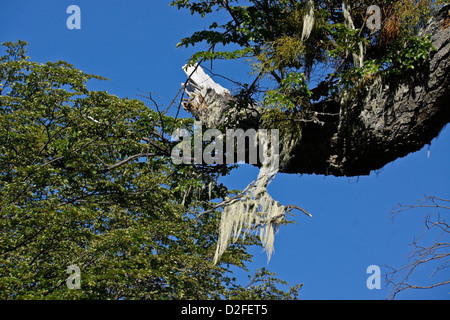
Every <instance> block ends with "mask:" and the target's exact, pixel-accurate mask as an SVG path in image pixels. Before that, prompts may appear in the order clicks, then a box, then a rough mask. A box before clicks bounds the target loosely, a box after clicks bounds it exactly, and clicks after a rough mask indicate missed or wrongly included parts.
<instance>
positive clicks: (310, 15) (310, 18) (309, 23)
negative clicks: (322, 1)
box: [302, 0, 314, 41]
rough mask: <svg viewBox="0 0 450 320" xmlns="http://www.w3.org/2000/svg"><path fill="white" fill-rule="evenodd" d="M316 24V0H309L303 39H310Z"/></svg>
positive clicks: (304, 19)
mask: <svg viewBox="0 0 450 320" xmlns="http://www.w3.org/2000/svg"><path fill="white" fill-rule="evenodd" d="M313 26H314V1H313V0H309V1H308V3H307V4H306V14H305V16H304V18H303V31H302V41H305V40H308V38H309V36H310V35H311V31H312V28H313Z"/></svg>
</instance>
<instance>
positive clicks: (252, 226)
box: [214, 135, 287, 264]
mask: <svg viewBox="0 0 450 320" xmlns="http://www.w3.org/2000/svg"><path fill="white" fill-rule="evenodd" d="M266 138H267V137H264V136H263V135H262V136H260V139H262V142H263V143H262V145H263V146H267V145H268V144H267V140H266ZM271 149H272V152H271V154H270V156H267V155H268V154H267V153H266V156H265V157H264V159H263V162H262V166H261V168H260V171H259V174H258V178H257V179H256V181H255V182H254V184H251V185H249V187H247V188H246V190H248V192H247V193H246V194H245V195H244V196H243V197H242V198H240V199H238V200H235V201H232V202H230V203H229V204H228V205H227V206H226V207H224V209H223V212H222V217H221V221H220V227H219V240H218V243H217V248H216V252H215V256H214V264H216V263H217V262H218V260H219V258H220V257H221V256H222V254H223V253H224V252H225V250H226V248H227V246H228V245H229V244H230V243H235V242H236V241H237V240H238V239H239V237H240V236H241V234H242V235H243V237H245V234H247V233H252V232H253V231H257V230H258V229H259V237H260V240H261V242H262V245H263V248H264V249H265V250H266V253H267V257H268V260H270V257H271V256H272V254H273V250H274V239H275V233H276V230H277V229H278V227H279V226H280V224H282V223H283V222H284V221H285V216H286V211H287V210H286V207H285V206H283V205H281V204H280V203H279V202H278V201H275V200H274V199H273V198H272V197H271V196H270V195H269V194H268V192H267V186H268V185H269V183H270V182H271V181H272V179H273V178H274V177H275V175H276V174H277V173H278V168H279V161H278V160H279V159H278V157H279V156H278V154H274V153H273V148H271ZM266 151H267V150H266Z"/></svg>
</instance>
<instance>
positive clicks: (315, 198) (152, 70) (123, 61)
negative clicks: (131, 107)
mask: <svg viewBox="0 0 450 320" xmlns="http://www.w3.org/2000/svg"><path fill="white" fill-rule="evenodd" d="M169 3H170V1H164V0H145V1H144V0H130V1H123V0H120V1H118V0H108V1H106V0H95V1H92V0H89V1H88V0H71V1H67V0H45V1H41V0H39V1H37V0H20V1H18V0H14V1H13V0H3V1H2V3H1V6H0V8H1V10H0V41H1V42H4V41H15V40H17V39H21V40H25V41H28V42H29V56H31V58H32V60H34V61H40V62H45V61H56V60H65V61H68V62H70V63H72V64H74V66H75V67H77V68H79V69H81V70H83V71H85V72H88V73H93V74H98V75H101V76H104V77H107V78H110V79H111V81H108V82H98V81H95V82H92V83H91V85H90V89H91V90H106V91H108V92H109V93H112V94H115V95H117V96H119V97H129V98H137V94H139V91H138V89H140V90H145V91H152V92H154V93H155V94H157V95H158V99H159V101H160V103H162V104H166V105H167V104H168V103H169V102H170V101H171V99H172V98H173V96H174V95H175V94H176V92H177V91H178V89H179V88H180V84H181V83H182V82H184V81H185V75H184V73H183V71H182V70H181V67H182V66H183V65H184V64H185V63H186V61H187V59H188V58H189V56H190V55H191V54H192V53H193V52H194V49H192V48H189V49H176V48H175V46H176V44H177V43H178V42H179V41H180V39H181V38H182V37H185V36H188V35H190V34H191V33H192V32H194V31H195V30H198V29H202V28H206V27H208V26H209V23H210V22H211V21H210V20H206V19H201V18H199V17H192V16H191V15H190V14H189V12H186V11H178V10H177V9H176V8H173V7H169ZM73 4H75V5H78V6H79V7H80V8H81V29H80V30H69V29H67V27H66V20H67V18H68V17H69V14H67V13H66V9H67V7H68V6H69V5H73ZM219 18H220V17H219ZM199 49H202V48H199ZM214 71H215V72H217V73H220V74H223V75H225V76H227V77H230V78H233V79H236V80H241V81H245V78H246V77H247V73H246V72H247V70H246V69H245V68H243V67H242V65H238V64H233V63H217V64H215V66H214ZM217 81H218V82H219V83H221V84H222V85H223V86H225V87H228V88H230V89H232V84H231V83H227V82H226V81H223V80H221V79H217ZM183 115H184V116H187V115H186V114H183ZM449 147H450V129H449V128H447V129H444V130H443V131H442V133H441V135H440V136H439V138H438V139H435V140H434V141H433V143H432V145H431V147H430V149H429V150H430V157H429V158H428V157H427V150H428V146H426V147H425V148H424V149H423V150H421V151H419V152H416V153H414V154H410V155H408V156H407V157H405V158H402V159H398V160H396V161H394V162H393V163H390V164H388V165H387V166H386V167H385V168H383V170H381V171H380V172H379V173H378V174H375V173H373V174H371V175H370V176H364V177H359V179H357V178H335V177H324V176H309V175H303V176H301V175H286V174H280V175H278V176H277V177H276V178H275V180H274V181H273V183H272V184H271V185H270V188H269V191H270V193H271V195H272V196H273V198H275V199H277V200H279V201H280V202H281V203H283V204H295V205H298V206H301V207H303V208H305V209H307V210H308V211H309V212H311V213H312V214H313V218H309V217H307V216H305V215H303V214H301V213H299V214H298V215H297V216H296V217H294V219H295V221H296V222H298V224H295V225H289V226H286V227H283V228H281V230H280V232H279V233H278V235H277V237H276V240H275V253H274V255H273V256H272V259H271V261H270V263H269V264H267V260H266V255H265V253H264V252H261V251H260V249H257V250H252V253H254V254H255V257H254V262H253V263H252V264H250V265H249V268H250V269H251V270H254V269H256V268H260V267H268V268H269V269H270V270H271V271H274V272H277V273H278V276H279V277H280V278H281V279H284V280H286V281H288V282H289V283H291V284H295V283H304V288H303V289H302V291H301V295H300V298H303V299H384V298H386V296H387V291H386V284H385V282H384V279H383V277H382V282H381V284H382V285H381V289H380V290H376V289H374V290H369V289H368V288H367V287H366V280H367V278H368V276H369V275H368V274H366V268H367V267H368V266H370V265H378V266H380V268H381V271H382V274H383V273H384V272H386V271H388V269H387V268H386V267H385V266H386V265H387V266H392V267H400V266H402V265H403V264H405V263H407V261H408V260H407V254H408V252H409V251H410V249H411V246H410V243H411V242H412V241H413V240H414V237H415V236H418V235H419V234H420V233H421V232H422V231H423V227H424V224H423V222H424V219H425V215H426V213H427V212H429V213H433V212H435V211H433V210H428V211H426V210H417V211H411V212H405V213H404V214H402V215H401V216H399V217H397V218H396V219H395V220H391V219H390V212H391V211H392V209H393V208H394V207H395V206H396V204H397V203H402V204H412V203H415V202H416V201H419V200H421V199H422V198H423V197H424V195H425V194H426V195H435V196H438V197H441V198H446V199H450V188H449V187H450V179H449V178H450V166H449V159H450V148H449ZM256 175H257V169H256V168H253V167H250V166H242V167H241V168H240V169H238V171H235V172H234V174H232V175H231V176H229V177H227V178H226V179H224V182H226V183H227V185H228V186H229V187H230V188H244V187H245V186H246V185H247V184H248V183H249V182H251V181H253V180H254V179H255V178H256ZM441 213H442V214H443V215H444V214H448V213H445V212H441ZM430 272H431V270H429V269H425V270H420V272H419V273H418V274H417V277H415V279H417V280H418V281H421V283H422V284H429V283H430V282H428V277H429V275H430ZM239 276H240V277H243V278H244V276H243V275H242V273H239ZM449 276H450V275H449V272H448V270H444V271H441V273H440V274H439V273H438V275H437V276H436V278H432V280H433V281H439V280H443V279H448V278H449ZM449 291H450V288H449V287H448V286H447V287H440V288H437V289H433V290H409V291H405V293H403V294H400V295H399V296H398V298H400V299H449V298H450V294H449Z"/></svg>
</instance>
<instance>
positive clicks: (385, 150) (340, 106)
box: [185, 5, 450, 176]
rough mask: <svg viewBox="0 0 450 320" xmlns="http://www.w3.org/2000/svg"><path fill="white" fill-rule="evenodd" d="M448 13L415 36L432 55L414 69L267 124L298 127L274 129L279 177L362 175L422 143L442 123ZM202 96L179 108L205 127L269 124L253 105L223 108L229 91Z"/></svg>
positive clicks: (446, 114)
mask: <svg viewBox="0 0 450 320" xmlns="http://www.w3.org/2000/svg"><path fill="white" fill-rule="evenodd" d="M449 11H450V5H446V6H444V7H443V8H442V9H441V10H440V11H439V12H438V13H437V14H436V16H435V17H433V18H432V19H430V20H429V21H428V23H427V25H426V26H425V28H423V29H422V31H421V32H420V33H419V36H421V37H425V36H428V37H429V40H430V42H431V44H432V46H433V47H434V48H435V49H436V50H434V51H431V52H430V53H429V55H428V58H427V59H426V60H425V61H423V62H422V63H420V64H416V65H415V68H414V69H411V68H406V69H404V70H403V69H399V70H403V71H401V72H400V73H399V74H392V73H389V72H388V71H386V72H378V73H375V74H371V75H370V76H368V77H360V79H359V81H358V82H357V85H356V86H354V87H352V88H351V89H350V90H342V91H340V92H339V93H337V94H336V95H332V96H329V97H328V98H325V99H322V100H320V101H319V102H314V100H311V103H310V104H309V105H308V108H307V109H303V110H300V111H299V112H298V113H293V112H292V110H287V111H286V112H285V114H286V115H287V117H284V118H287V119H286V122H278V124H276V123H275V124H274V125H275V126H277V125H278V126H280V127H287V125H286V123H288V122H292V123H296V124H297V126H293V127H294V128H295V127H297V128H298V129H295V130H296V132H290V133H289V134H288V133H283V132H282V131H283V130H280V141H281V142H282V144H281V146H280V154H281V155H282V156H281V158H280V170H279V171H280V172H283V173H300V174H321V175H334V176H360V175H368V174H370V173H371V172H372V171H374V170H378V169H381V168H382V167H383V166H385V165H386V164H388V163H390V162H392V161H394V160H396V159H398V158H401V157H404V156H406V155H408V154H409V153H411V152H415V151H418V150H420V149H421V148H422V147H424V146H425V145H427V144H430V143H431V141H432V140H433V139H434V138H435V137H436V136H437V135H438V134H439V132H440V131H441V130H442V129H443V127H444V126H445V125H446V124H447V123H449V122H450V108H449V107H448V101H449V100H450V90H449V88H450V78H449V74H450V59H449V56H450V28H449V25H448V23H447V22H448V20H449ZM400 67H401V66H400ZM318 89H320V88H318ZM318 89H317V90H318ZM317 90H315V91H317ZM312 91H314V90H312ZM207 94H208V96H209V97H213V98H214V99H212V100H210V101H211V103H210V104H209V105H208V106H206V107H204V106H202V108H201V110H199V109H200V108H198V107H197V106H198V105H196V104H195V101H194V100H193V99H190V100H189V101H187V102H186V104H185V106H186V107H187V109H190V110H192V109H195V110H196V112H192V114H193V115H194V116H195V117H196V118H197V119H198V120H201V121H203V122H204V123H208V126H210V127H216V126H218V125H221V124H223V122H224V121H226V122H227V123H229V124H230V125H231V124H233V123H237V124H235V127H239V128H243V129H246V128H255V123H256V126H258V125H259V126H260V127H264V126H266V127H267V124H268V123H270V121H267V119H264V118H265V117H264V116H263V117H261V114H263V113H264V112H263V111H264V110H259V111H258V108H257V107H255V106H249V107H248V108H247V109H245V110H242V108H241V109H234V108H233V104H230V101H233V99H234V98H233V97H232V96H231V95H230V94H229V93H227V94H225V95H218V94H217V93H215V92H214V91H209V92H208V93H207ZM313 94H314V92H313ZM204 99H205V100H207V99H208V97H204ZM196 108H197V109H196ZM225 115H226V118H225ZM238 117H239V122H237V121H236V119H237V118H238ZM277 117H278V118H280V116H279V115H278V116H277ZM266 118H267V117H266ZM269 118H270V117H269ZM255 120H256V121H255ZM262 120H264V121H265V124H264V123H263V122H262ZM293 137H295V139H292V138H293ZM259 165H260V164H259Z"/></svg>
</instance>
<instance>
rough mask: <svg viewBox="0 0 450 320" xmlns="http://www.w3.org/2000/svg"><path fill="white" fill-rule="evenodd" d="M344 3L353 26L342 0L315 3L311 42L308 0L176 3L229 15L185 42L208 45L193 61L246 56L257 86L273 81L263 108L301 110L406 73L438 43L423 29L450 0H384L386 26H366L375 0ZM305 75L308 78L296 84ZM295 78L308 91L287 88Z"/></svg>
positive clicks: (193, 9) (177, 0)
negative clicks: (380, 75) (386, 75)
mask: <svg viewBox="0 0 450 320" xmlns="http://www.w3.org/2000/svg"><path fill="white" fill-rule="evenodd" d="M344 2H346V3H347V6H349V7H350V12H351V16H352V20H353V21H352V22H353V25H354V29H353V28H351V27H349V25H348V23H346V21H345V19H344V17H343V10H342V1H340V0H317V1H314V18H315V22H314V27H313V29H312V33H311V35H310V37H309V38H308V39H307V40H306V41H302V40H301V39H302V37H301V36H302V30H303V19H304V17H305V15H306V8H307V6H306V3H307V1H304V0H280V1H275V0H250V1H245V3H243V1H239V0H198V1H191V0H175V1H173V2H172V5H174V6H177V7H178V8H186V9H189V10H190V12H191V13H192V14H200V15H201V16H203V17H204V16H206V15H208V14H212V13H214V12H215V11H218V12H226V13H227V14H228V16H229V21H227V22H226V23H224V24H221V25H219V24H218V23H217V22H214V23H213V24H212V25H211V26H210V28H209V29H208V30H202V31H199V32H195V33H194V34H193V35H192V36H190V37H186V38H184V39H182V41H181V42H180V44H179V45H180V46H189V45H199V44H201V43H202V42H206V43H207V45H208V48H207V50H204V51H199V52H197V53H196V54H195V55H194V56H192V58H191V60H190V63H191V64H194V63H196V62H201V61H206V60H216V59H225V60H231V59H233V60H234V59H239V58H245V59H247V60H248V61H250V64H251V66H252V67H253V71H254V73H255V75H257V77H256V79H255V80H254V81H253V83H252V84H253V85H254V86H257V84H258V82H260V81H262V79H263V78H264V76H269V78H270V79H271V80H273V81H274V82H273V87H272V88H270V89H269V91H268V92H267V94H266V96H265V97H264V99H263V100H264V101H263V102H264V103H263V105H264V106H268V105H269V104H271V106H272V107H278V108H279V109H280V110H292V109H295V108H297V109H298V110H303V109H305V108H308V107H310V106H311V104H310V103H308V102H309V101H310V100H311V98H314V100H320V99H323V98H326V97H329V96H330V95H332V94H337V93H340V92H342V91H343V90H347V89H349V88H350V87H352V86H355V85H358V84H360V81H359V80H360V79H364V77H366V76H368V75H372V74H375V73H377V72H385V71H386V72H391V73H392V74H398V73H402V72H404V71H405V70H409V69H412V68H414V67H415V66H417V64H418V63H420V62H421V61H423V60H425V59H426V58H427V57H428V54H429V52H430V50H431V49H432V46H431V45H430V42H429V39H427V38H419V37H418V31H419V30H420V29H421V28H423V27H424V26H425V24H426V22H427V21H428V19H429V18H430V17H431V16H432V15H433V14H434V13H435V12H436V11H437V10H438V9H439V8H440V6H442V5H443V4H444V2H445V1H443V0H380V1H378V2H377V5H378V6H379V7H381V10H382V17H381V19H382V20H381V29H380V30H371V29H369V28H367V27H366V21H367V18H368V14H367V8H368V7H369V6H370V5H372V4H373V3H372V2H371V1H368V0H358V1H344ZM241 3H243V4H241ZM227 45H230V47H231V48H233V49H232V50H231V51H229V52H227V51H225V50H222V51H220V52H216V50H215V49H216V47H217V46H221V47H225V46H227ZM361 45H362V46H363V48H364V61H365V65H364V66H358V65H355V64H354V63H353V59H352V55H353V54H360V48H361ZM236 48H237V49H236ZM300 73H301V74H303V75H304V78H305V79H306V81H303V80H302V81H301V82H300V81H297V80H300V78H299V74H300ZM312 76H316V77H318V76H320V77H321V78H322V81H321V82H320V81H317V79H315V80H314V81H313V80H312ZM293 79H297V80H293ZM293 81H294V82H295V83H296V85H299V84H301V87H302V90H297V88H296V89H295V90H287V88H289V87H291V86H290V84H292V83H293ZM314 85H315V86H316V87H315V88H314V89H311V88H312V87H313V86H314ZM295 94H297V95H299V96H296V95H295Z"/></svg>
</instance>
